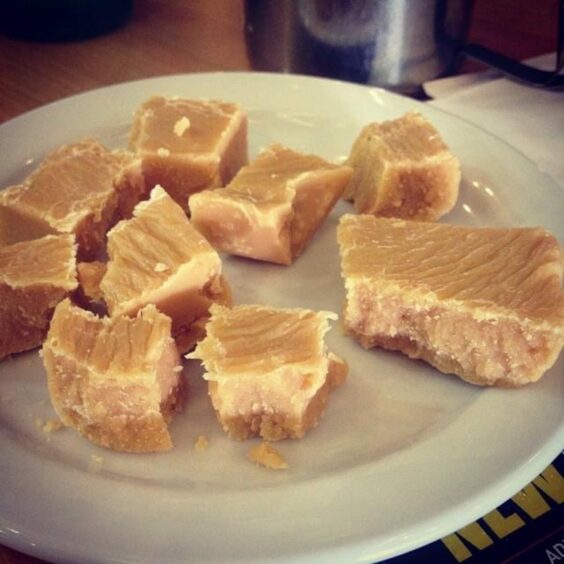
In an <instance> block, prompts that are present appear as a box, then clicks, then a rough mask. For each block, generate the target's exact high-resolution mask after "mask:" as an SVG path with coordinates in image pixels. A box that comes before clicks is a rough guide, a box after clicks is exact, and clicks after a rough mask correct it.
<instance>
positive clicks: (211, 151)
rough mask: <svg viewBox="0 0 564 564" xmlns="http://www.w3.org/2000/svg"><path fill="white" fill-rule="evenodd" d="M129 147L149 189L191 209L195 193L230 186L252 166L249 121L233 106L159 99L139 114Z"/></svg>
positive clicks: (154, 99)
mask: <svg viewBox="0 0 564 564" xmlns="http://www.w3.org/2000/svg"><path fill="white" fill-rule="evenodd" d="M129 147H130V149H131V150H132V151H135V152H136V153H137V154H138V155H139V157H141V159H142V161H143V174H144V175H145V180H146V182H147V185H148V186H150V187H151V188H152V187H153V186H155V185H157V184H160V185H161V186H163V187H164V188H165V189H166V191H167V192H168V193H169V194H170V196H172V198H173V199H174V200H175V201H176V202H177V203H178V204H179V205H180V206H182V208H183V209H186V206H187V204H188V198H189V197H190V195H191V194H193V193H194V192H199V191H200V190H204V189H206V188H211V187H215V186H224V185H225V184H227V182H229V181H230V180H231V178H233V176H234V175H235V173H236V172H237V171H238V170H239V168H240V167H241V166H243V165H244V164H246V163H247V116H246V114H245V112H244V111H243V109H242V108H241V107H240V106H239V105H238V104H233V103H230V102H221V101H217V100H186V99H182V98H164V97H163V96H153V97H152V98H149V99H148V100H147V101H146V102H144V103H143V104H142V105H141V106H140V107H139V108H138V109H137V111H136V112H135V118H134V122H133V127H132V130H131V136H130V140H129Z"/></svg>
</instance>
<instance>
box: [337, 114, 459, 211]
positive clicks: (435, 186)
mask: <svg viewBox="0 0 564 564" xmlns="http://www.w3.org/2000/svg"><path fill="white" fill-rule="evenodd" d="M347 164H348V165H350V166H351V167H352V168H353V170H354V172H353V175H352V180H351V183H350V185H349V187H348V189H347V191H346V193H345V198H347V199H352V200H354V205H355V209H356V211H357V212H358V213H370V214H374V215H378V216H383V217H399V218H403V219H413V220H420V221H434V220H436V219H438V218H439V217H441V216H443V215H444V214H446V213H448V212H449V211H450V210H451V209H452V208H453V207H454V205H455V203H456V200H457V198H458V187H459V184H460V164H459V162H458V159H457V158H456V157H454V156H453V155H452V154H451V153H450V152H449V149H448V147H447V146H446V144H445V143H444V141H443V140H442V139H441V136H440V135H439V132H438V131H437V130H436V129H435V128H434V127H433V125H432V124H431V123H430V122H429V121H428V120H426V119H425V118H424V117H423V116H421V115H420V114H419V113H417V112H410V113H408V114H406V115H404V116H402V117H400V118H399V119H395V120H392V121H384V122H382V123H372V124H369V125H367V126H366V127H365V128H364V129H363V130H362V131H361V133H360V135H359V136H358V138H357V139H356V141H355V142H354V145H353V147H352V151H351V154H350V156H349V159H348V161H347Z"/></svg>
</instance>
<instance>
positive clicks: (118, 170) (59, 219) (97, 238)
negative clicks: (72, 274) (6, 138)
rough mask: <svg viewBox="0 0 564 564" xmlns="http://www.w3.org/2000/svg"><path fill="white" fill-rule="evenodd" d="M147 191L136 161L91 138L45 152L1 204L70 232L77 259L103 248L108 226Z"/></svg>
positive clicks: (128, 211)
mask: <svg viewBox="0 0 564 564" xmlns="http://www.w3.org/2000/svg"><path fill="white" fill-rule="evenodd" d="M144 193H145V183H144V181H143V177H142V174H141V164H140V161H138V160H137V159H135V158H134V156H133V155H132V154H130V153H126V152H125V151H109V150H108V149H106V148H105V147H104V146H103V145H101V144H100V143H98V142H97V141H94V140H92V139H85V140H83V141H79V142H77V143H73V144H70V145H65V146H63V147H60V148H59V149H57V150H56V151H53V152H52V153H51V154H49V155H48V156H47V157H46V158H45V160H44V161H42V163H41V165H40V166H39V168H38V169H37V170H36V171H35V172H33V173H32V174H31V175H30V176H29V177H28V178H27V179H26V180H25V181H24V183H23V184H21V185H18V186H13V187H11V188H8V189H6V190H4V191H2V192H0V205H2V206H5V207H9V208H12V209H14V210H16V211H18V212H19V213H20V214H22V215H27V216H30V218H32V219H33V220H35V221H36V222H37V221H40V222H44V223H46V224H47V225H49V226H50V227H51V228H52V229H54V230H55V231H57V232H59V233H72V234H74V235H75V238H76V242H77V244H78V257H79V259H81V260H85V259H86V260H87V259H91V258H96V257H97V256H98V255H99V254H100V253H101V252H102V251H103V249H104V245H105V238H106V231H107V230H108V229H109V228H110V227H111V226H112V225H114V223H115V222H116V221H117V220H118V219H119V218H120V217H127V216H128V215H130V214H131V210H132V209H133V207H134V205H135V204H136V203H137V202H138V201H139V199H140V198H141V197H142V196H143V195H144Z"/></svg>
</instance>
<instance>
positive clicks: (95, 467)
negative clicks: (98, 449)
mask: <svg viewBox="0 0 564 564" xmlns="http://www.w3.org/2000/svg"><path fill="white" fill-rule="evenodd" d="M103 463H104V459H103V458H102V457H101V456H100V455H98V454H91V455H90V460H89V461H88V469H89V470H90V471H91V472H95V473H98V472H100V471H101V470H102V464H103Z"/></svg>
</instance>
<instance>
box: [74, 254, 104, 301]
mask: <svg viewBox="0 0 564 564" xmlns="http://www.w3.org/2000/svg"><path fill="white" fill-rule="evenodd" d="M76 272H77V278H78V284H79V285H80V289H81V290H82V293H83V295H84V297H85V298H86V299H89V300H94V301H101V300H103V299H104V296H103V294H102V290H101V289H100V282H102V278H104V275H105V274H106V263H105V262H100V261H97V260H95V261H92V262H79V263H78V264H77V265H76Z"/></svg>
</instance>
